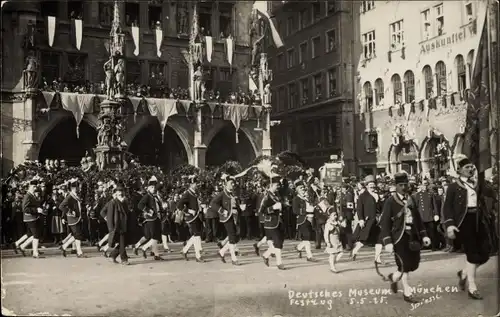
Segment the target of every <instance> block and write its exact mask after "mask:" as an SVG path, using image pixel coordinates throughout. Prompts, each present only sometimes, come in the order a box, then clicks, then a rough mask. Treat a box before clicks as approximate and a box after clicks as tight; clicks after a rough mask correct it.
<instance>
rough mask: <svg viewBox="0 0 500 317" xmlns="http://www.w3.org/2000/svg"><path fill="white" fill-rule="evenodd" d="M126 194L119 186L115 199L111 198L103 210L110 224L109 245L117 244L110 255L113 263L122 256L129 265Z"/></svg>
mask: <svg viewBox="0 0 500 317" xmlns="http://www.w3.org/2000/svg"><path fill="white" fill-rule="evenodd" d="M124 200H125V196H124V195H123V187H121V186H117V187H116V188H115V189H114V193H113V199H111V200H110V201H109V202H108V203H107V204H106V206H105V207H104V209H103V210H102V213H103V216H105V217H104V218H105V219H106V222H107V224H108V231H109V236H108V237H109V241H108V245H110V246H113V245H115V244H117V245H116V246H115V248H114V249H113V251H111V254H110V255H109V256H110V257H111V259H113V263H117V264H118V261H116V258H117V257H118V256H120V260H121V264H122V265H129V262H128V255H127V251H126V250H125V246H126V245H127V237H126V234H127V220H128V214H129V213H128V211H127V208H126V205H125V204H123V201H124Z"/></svg>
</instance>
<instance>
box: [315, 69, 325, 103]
mask: <svg viewBox="0 0 500 317" xmlns="http://www.w3.org/2000/svg"><path fill="white" fill-rule="evenodd" d="M313 81H314V100H315V101H318V100H320V99H321V96H322V95H323V94H322V93H323V76H322V75H321V74H317V75H315V76H314V77H313Z"/></svg>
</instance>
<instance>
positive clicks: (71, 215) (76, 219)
mask: <svg viewBox="0 0 500 317" xmlns="http://www.w3.org/2000/svg"><path fill="white" fill-rule="evenodd" d="M69 188H70V192H69V195H67V196H66V197H65V198H64V200H63V202H62V203H61V204H60V205H59V209H60V210H61V211H62V215H63V222H67V223H68V226H69V228H70V230H71V234H72V237H71V238H69V239H68V240H67V241H66V242H65V243H64V244H63V245H62V247H61V250H62V253H63V256H64V257H66V249H67V248H68V247H69V246H70V245H71V244H72V243H73V242H74V243H75V248H76V255H77V257H79V258H84V257H85V255H84V254H83V251H82V240H83V239H84V235H83V221H82V216H83V214H84V212H85V210H84V206H83V202H82V200H81V198H80V197H79V195H78V191H79V188H80V184H79V182H78V180H77V179H71V180H70V181H69Z"/></svg>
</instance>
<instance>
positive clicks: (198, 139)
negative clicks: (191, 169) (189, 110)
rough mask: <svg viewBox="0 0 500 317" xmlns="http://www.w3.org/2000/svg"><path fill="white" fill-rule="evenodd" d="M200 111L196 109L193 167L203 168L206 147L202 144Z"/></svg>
mask: <svg viewBox="0 0 500 317" xmlns="http://www.w3.org/2000/svg"><path fill="white" fill-rule="evenodd" d="M201 120H202V116H201V109H196V126H195V129H194V147H193V165H194V166H196V167H198V168H201V169H203V168H205V156H206V153H207V146H206V145H205V144H203V126H202V124H201Z"/></svg>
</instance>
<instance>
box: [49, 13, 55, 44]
mask: <svg viewBox="0 0 500 317" xmlns="http://www.w3.org/2000/svg"><path fill="white" fill-rule="evenodd" d="M47 33H48V35H49V46H50V47H52V45H54V35H55V34H56V17H52V16H48V17H47Z"/></svg>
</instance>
